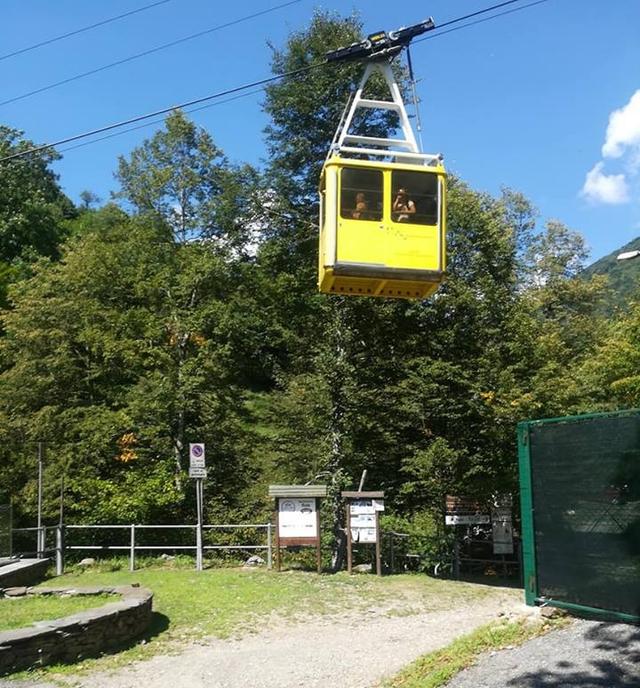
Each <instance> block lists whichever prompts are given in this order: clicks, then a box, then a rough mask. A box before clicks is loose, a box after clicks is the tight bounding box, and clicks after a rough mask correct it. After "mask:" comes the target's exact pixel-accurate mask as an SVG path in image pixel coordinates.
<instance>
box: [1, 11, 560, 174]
mask: <svg viewBox="0 0 640 688" xmlns="http://www.w3.org/2000/svg"><path fill="white" fill-rule="evenodd" d="M519 1H521V0H508V1H507V2H501V3H499V4H497V5H493V6H491V7H486V8H485V9H483V10H478V11H477V12H473V13H472V14H469V15H466V16H464V17H458V18H457V19H452V20H450V21H448V22H445V23H444V24H441V25H440V27H437V28H442V27H444V26H451V25H452V24H456V23H458V22H460V21H464V20H465V19H469V18H471V17H475V16H478V15H480V14H486V13H487V12H491V11H493V10H496V9H499V8H501V7H505V6H507V5H512V4H514V3H516V2H519ZM547 1H548V0H536V2H533V3H530V4H529V5H523V6H522V7H518V8H515V9H514V10H512V11H514V12H515V11H517V10H521V9H526V8H528V7H531V6H533V5H537V4H541V3H542V2H547ZM503 14H504V13H503ZM499 16H502V15H501V14H497V15H495V17H499ZM493 18H494V16H491V17H487V20H488V19H493ZM471 25H472V24H465V25H464V26H462V27H459V28H465V27H466V26H471ZM449 31H451V29H449ZM443 33H444V32H443ZM438 35H441V34H439V33H435V34H434V35H433V36H429V37H435V36H438ZM421 40H425V39H421ZM330 64H331V63H329V62H327V61H326V60H325V61H323V62H317V63H315V64H312V65H308V66H306V67H300V68H299V69H294V70H292V71H290V72H284V73H283V74H276V75H275V76H272V77H267V78H265V79H260V80H258V81H253V82H251V83H248V84H243V85H242V86H237V87H235V88H230V89H226V90H224V91H218V92H217V93H212V94H211V95H208V96H203V97H202V98H196V99H194V100H190V101H187V102H184V103H180V104H178V105H172V106H170V107H166V108H162V109H160V110H155V111H154V112H150V113H148V114H146V115H139V116H137V117H132V118H130V119H127V120H123V121H121V122H116V123H114V124H108V125H106V126H104V127H99V128H98V129H92V130H91V131H86V132H84V133H82V134H76V135H75V136H69V137H67V138H64V139H59V140H58V141H53V142H52V143H45V144H43V145H41V146H34V147H33V148H28V149H27V150H23V151H18V152H16V153H12V154H11V155H6V156H4V157H2V158H0V163H1V162H6V161H8V160H14V159H16V158H22V157H25V156H27V155H31V154H32V153H39V152H40V151H43V150H47V149H49V148H54V147H55V146H61V145H63V144H65V143H71V142H72V141H78V140H80V139H84V138H88V137H90V136H94V135H96V134H101V133H104V132H106V131H112V130H114V129H119V128H120V127H125V126H127V125H128V124H135V123H137V122H142V121H144V120H147V119H151V118H152V117H157V116H158V115H163V114H167V113H169V112H172V111H173V110H178V109H184V108H187V107H190V106H191V105H197V104H199V103H204V102H207V101H210V100H215V99H216V98H222V97H223V96H227V95H231V94H233V93H239V92H240V91H244V90H247V89H250V88H255V87H256V86H266V85H267V84H270V83H273V82H274V81H279V80H280V79H287V78H289V77H295V76H300V75H302V74H306V73H308V72H310V71H312V70H315V69H320V68H322V67H327V66H328V65H330Z"/></svg>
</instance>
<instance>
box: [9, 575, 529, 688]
mask: <svg viewBox="0 0 640 688" xmlns="http://www.w3.org/2000/svg"><path fill="white" fill-rule="evenodd" d="M523 608H524V605H522V603H521V592H520V591H517V590H507V589H499V590H495V591H493V592H492V594H491V595H489V596H488V597H487V598H486V599H481V600H479V601H478V602H474V603H473V604H469V605H468V606H466V607H465V608H458V609H449V610H446V611H433V612H426V613H424V612H423V613H419V614H408V615H405V616H387V615H385V612H384V610H376V609H371V610H369V611H368V612H367V613H366V614H362V615H359V616H355V615H353V614H349V615H344V616H332V617H320V618H317V617H316V618H311V617H310V619H309V621H308V623H300V622H298V623H295V624H293V623H283V622H279V623H276V624H274V625H270V626H267V627H266V628H265V629H264V630H262V631H261V632H260V633H258V634H255V635H247V636H245V637H243V638H240V639H234V640H218V639H208V640H205V641H202V642H199V643H197V644H193V645H190V646H188V647H186V648H184V649H183V650H182V651H180V653H179V654H174V655H170V656H157V657H154V658H153V659H150V660H147V661H144V662H136V663H132V664H131V665H129V666H127V667H124V668H122V669H118V670H116V671H112V672H100V673H97V672H92V673H91V674H88V675H86V676H78V677H73V679H72V681H70V685H73V686H74V688H75V687H76V686H78V687H80V688H141V687H144V686H153V688H200V687H204V686H206V687H207V688H298V686H304V688H327V686H341V688H371V686H375V685H376V684H378V683H379V682H380V681H381V680H382V679H384V678H386V677H388V676H391V675H393V674H395V673H396V672H397V671H399V670H400V669H401V668H402V667H404V666H405V665H406V664H408V663H409V662H411V661H412V660H414V659H416V658H417V657H419V656H420V655H422V654H424V653H426V652H431V651H432V650H435V649H438V648H440V647H443V646H445V645H447V644H448V643H450V642H451V641H452V640H453V639H454V638H456V637H457V636H460V635H464V634H466V633H469V632H470V631H472V630H473V629H474V628H476V627H478V626H481V625H483V624H485V623H488V622H489V621H492V620H493V619H495V618H497V616H498V615H499V614H509V615H511V614H516V613H519V612H521V611H522V610H523ZM0 686H2V687H6V688H27V687H28V688H45V684H38V685H35V684H24V683H21V682H18V681H11V680H5V681H4V682H3V681H2V679H0ZM46 688H48V686H47V687H46Z"/></svg>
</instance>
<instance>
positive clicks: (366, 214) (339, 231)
mask: <svg viewBox="0 0 640 688" xmlns="http://www.w3.org/2000/svg"><path fill="white" fill-rule="evenodd" d="M433 28H435V24H434V22H433V20H432V19H428V20H426V21H424V22H421V23H420V24H416V25H415V26H411V27H407V28H402V29H399V30H398V31H390V32H389V33H387V32H384V31H381V32H378V33H375V34H372V35H371V36H369V37H368V38H367V39H366V40H365V41H362V42H360V43H354V44H352V45H350V46H347V47H345V48H339V49H338V50H334V51H332V52H330V53H328V54H327V61H329V62H332V61H347V60H362V61H364V62H365V63H366V66H365V69H364V73H363V75H362V79H361V80H360V84H359V86H358V88H357V90H356V91H355V93H354V94H353V97H352V98H351V99H350V101H349V102H348V103H347V106H346V107H345V110H344V112H343V115H342V119H341V121H340V124H339V126H338V129H337V130H336V133H335V136H334V139H333V142H332V144H331V148H330V150H329V153H328V155H327V159H326V160H325V163H324V167H323V169H322V175H321V179H320V251H319V279H318V286H319V289H320V291H322V292H325V293H329V294H340V295H347V294H351V295H361V296H382V297H396V298H398V297H400V298H425V297H427V296H430V295H431V294H433V293H434V292H435V291H436V290H437V289H438V287H439V285H440V283H441V282H442V280H443V278H444V271H445V183H446V173H445V169H444V166H443V164H442V156H441V155H439V154H427V153H422V152H421V151H420V149H419V147H418V144H417V142H416V138H415V135H414V133H413V129H412V127H411V124H410V122H409V116H408V114H407V111H406V108H405V105H404V102H403V100H402V95H401V93H400V88H399V86H398V83H397V81H396V79H395V77H394V74H393V69H392V66H391V63H392V61H393V59H394V58H395V57H396V56H397V55H398V54H399V53H400V52H401V51H402V50H403V49H404V48H406V47H408V45H409V43H410V42H411V39H412V38H414V37H415V36H418V35H420V34H422V33H425V32H426V31H429V30H431V29H433ZM409 69H410V73H411V72H412V70H411V61H410V60H409ZM374 74H380V75H381V76H382V78H383V79H384V82H385V83H386V84H387V86H388V88H389V93H390V95H391V98H390V99H389V100H376V99H372V98H368V97H365V91H364V89H365V86H366V84H367V82H368V81H369V79H370V78H371V77H372V76H374ZM411 76H413V75H412V73H411ZM366 109H369V110H372V109H373V110H386V111H391V112H395V113H396V115H397V118H398V122H399V127H398V130H399V131H401V133H402V137H399V136H398V137H396V138H381V137H374V136H368V135H361V134H356V133H353V132H352V128H353V125H354V121H358V120H359V115H362V114H363V110H366Z"/></svg>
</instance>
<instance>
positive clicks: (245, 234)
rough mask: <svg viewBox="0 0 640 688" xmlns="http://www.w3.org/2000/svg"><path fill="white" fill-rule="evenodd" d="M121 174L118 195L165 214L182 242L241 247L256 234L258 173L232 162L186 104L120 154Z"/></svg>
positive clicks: (136, 205)
mask: <svg viewBox="0 0 640 688" xmlns="http://www.w3.org/2000/svg"><path fill="white" fill-rule="evenodd" d="M116 179H117V180H118V181H119V182H120V185H121V190H120V191H119V192H118V193H117V194H116V197H117V198H123V199H126V200H127V201H129V203H131V205H132V206H133V207H134V208H135V209H136V210H137V211H139V212H143V213H153V214H156V215H157V216H159V217H161V218H162V219H163V220H164V221H165V222H167V223H168V224H169V225H170V227H171V228H172V229H173V233H174V236H175V237H176V239H177V240H179V241H181V242H185V241H187V240H192V239H194V238H198V239H216V240H218V243H220V244H221V245H231V246H232V247H234V248H238V247H240V246H244V244H246V242H247V241H249V240H250V239H251V232H250V228H251V224H252V221H253V220H254V218H255V217H256V214H257V203H258V200H257V198H258V197H257V195H256V189H257V186H258V175H257V173H256V172H255V170H253V168H251V167H250V166H249V165H244V166H239V167H234V166H232V165H230V164H229V162H228V161H227V159H226V158H225V156H224V154H223V152H222V151H221V150H220V149H219V148H218V147H217V146H216V145H215V144H214V142H213V140H212V138H211V136H210V135H209V134H208V133H207V132H206V131H205V130H204V129H201V128H198V127H196V125H195V124H194V123H193V122H191V121H190V120H189V119H188V118H187V117H186V116H185V115H184V114H183V113H182V112H181V111H180V110H175V111H174V112H172V113H171V114H170V115H168V116H167V118H166V121H165V127H164V129H162V130H160V131H158V132H157V133H156V134H154V136H153V137H152V138H150V139H147V140H146V141H144V143H143V144H142V145H141V146H139V147H138V148H136V149H134V150H133V151H132V153H131V155H130V156H129V159H128V160H127V159H126V158H124V157H123V156H121V157H120V159H119V162H118V171H117V173H116Z"/></svg>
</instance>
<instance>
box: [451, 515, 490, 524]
mask: <svg viewBox="0 0 640 688" xmlns="http://www.w3.org/2000/svg"><path fill="white" fill-rule="evenodd" d="M444 522H445V525H448V526H470V525H473V524H474V523H491V517H490V516H489V514H447V515H446V516H445V517H444Z"/></svg>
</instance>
